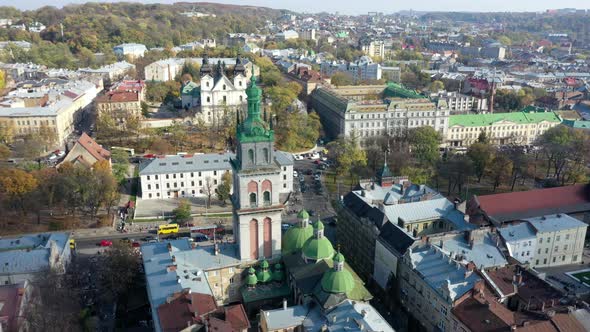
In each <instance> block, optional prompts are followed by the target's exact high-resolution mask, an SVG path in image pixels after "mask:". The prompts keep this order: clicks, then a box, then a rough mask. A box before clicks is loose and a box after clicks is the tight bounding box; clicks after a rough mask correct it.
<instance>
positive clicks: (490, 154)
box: [467, 142, 495, 183]
mask: <svg viewBox="0 0 590 332" xmlns="http://www.w3.org/2000/svg"><path fill="white" fill-rule="evenodd" d="M494 151H495V149H494V148H493V147H492V146H491V145H490V144H487V143H479V142H478V143H474V144H472V145H471V146H470V147H469V149H468V150H467V156H468V157H469V158H470V159H471V161H473V167H474V171H475V175H476V176H477V182H478V183H479V182H481V178H482V177H483V176H484V174H485V173H486V171H487V170H488V167H489V166H490V163H491V162H492V160H493V158H494Z"/></svg>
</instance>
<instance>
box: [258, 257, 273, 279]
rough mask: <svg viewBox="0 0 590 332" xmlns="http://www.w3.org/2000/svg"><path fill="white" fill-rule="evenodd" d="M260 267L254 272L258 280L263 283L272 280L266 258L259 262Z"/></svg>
mask: <svg viewBox="0 0 590 332" xmlns="http://www.w3.org/2000/svg"><path fill="white" fill-rule="evenodd" d="M260 267H261V269H260V270H259V271H258V272H257V273H256V278H258V281H259V282H262V283H265V282H269V281H271V280H272V275H271V274H270V272H268V262H267V261H266V260H263V261H262V264H260Z"/></svg>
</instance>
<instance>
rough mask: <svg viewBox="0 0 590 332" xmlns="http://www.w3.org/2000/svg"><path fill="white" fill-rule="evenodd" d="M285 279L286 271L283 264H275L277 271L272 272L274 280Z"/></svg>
mask: <svg viewBox="0 0 590 332" xmlns="http://www.w3.org/2000/svg"><path fill="white" fill-rule="evenodd" d="M284 279H285V272H283V266H282V265H281V264H277V265H275V271H274V272H273V274H272V280H274V281H283V280H284Z"/></svg>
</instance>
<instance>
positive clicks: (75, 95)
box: [64, 90, 79, 99]
mask: <svg viewBox="0 0 590 332" xmlns="http://www.w3.org/2000/svg"><path fill="white" fill-rule="evenodd" d="M64 96H66V97H68V98H71V99H76V98H78V97H79V95H78V94H76V93H74V92H72V91H70V90H67V91H64Z"/></svg>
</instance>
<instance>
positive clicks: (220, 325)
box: [209, 317, 236, 332]
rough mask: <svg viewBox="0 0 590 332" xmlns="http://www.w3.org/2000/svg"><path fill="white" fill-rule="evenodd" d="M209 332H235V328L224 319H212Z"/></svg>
mask: <svg viewBox="0 0 590 332" xmlns="http://www.w3.org/2000/svg"><path fill="white" fill-rule="evenodd" d="M209 331H215V332H235V331H236V330H234V328H233V326H232V325H231V324H230V323H229V322H227V321H224V320H222V319H219V318H215V317H211V318H210V319H209Z"/></svg>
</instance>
